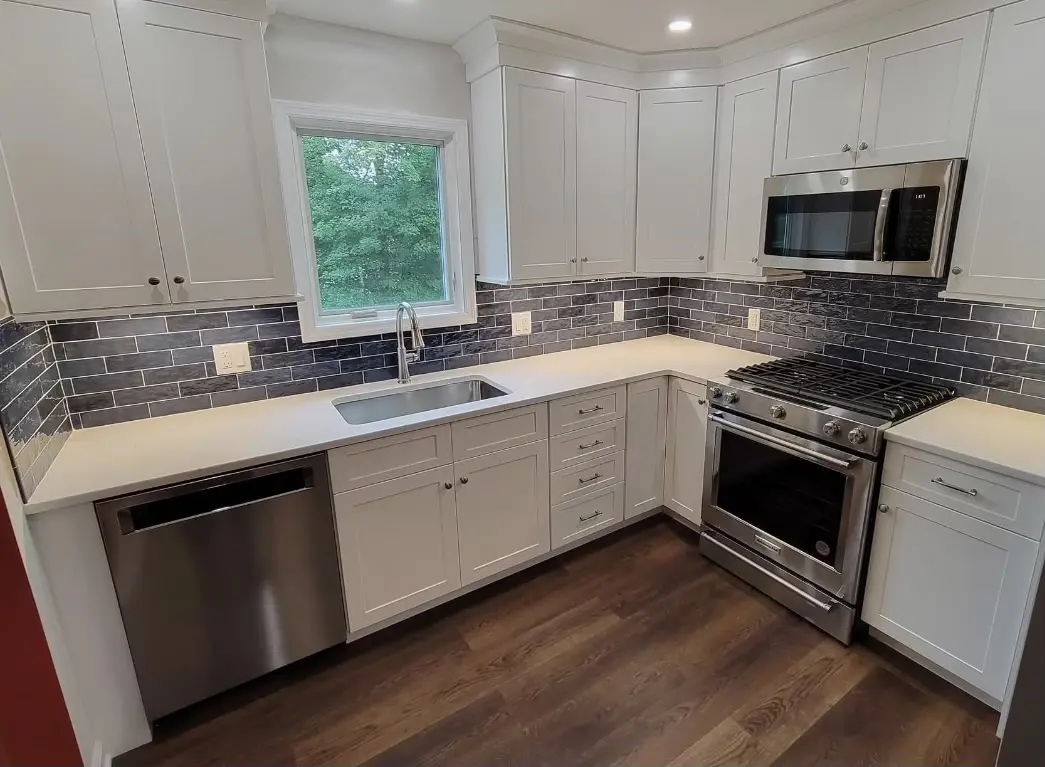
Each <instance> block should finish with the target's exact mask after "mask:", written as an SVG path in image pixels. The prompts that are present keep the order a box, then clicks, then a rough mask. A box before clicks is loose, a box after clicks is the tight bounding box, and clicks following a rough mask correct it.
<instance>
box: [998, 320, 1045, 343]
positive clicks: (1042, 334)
mask: <svg viewBox="0 0 1045 767" xmlns="http://www.w3.org/2000/svg"><path fill="white" fill-rule="evenodd" d="M998 338H999V339H1000V340H1002V341H1015V342H1017V343H1023V344H1035V345H1037V346H1045V329H1043V328H1023V327H1017V326H1015V325H1002V326H1001V332H1000V334H999V335H998Z"/></svg>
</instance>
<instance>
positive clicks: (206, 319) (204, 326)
mask: <svg viewBox="0 0 1045 767" xmlns="http://www.w3.org/2000/svg"><path fill="white" fill-rule="evenodd" d="M228 324H229V320H228V317H227V316H226V314H225V312H208V313H206V314H178V315H174V316H171V317H168V318H167V330H169V331H171V332H172V333H173V332H177V331H179V330H210V329H212V328H224V327H228Z"/></svg>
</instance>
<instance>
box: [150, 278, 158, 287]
mask: <svg viewBox="0 0 1045 767" xmlns="http://www.w3.org/2000/svg"><path fill="white" fill-rule="evenodd" d="M149 284H150V285H159V284H160V278H159V277H150V278H149Z"/></svg>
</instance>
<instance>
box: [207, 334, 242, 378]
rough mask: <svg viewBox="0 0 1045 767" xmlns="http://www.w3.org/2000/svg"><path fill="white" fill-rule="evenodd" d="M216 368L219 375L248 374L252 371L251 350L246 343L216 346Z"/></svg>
mask: <svg viewBox="0 0 1045 767" xmlns="http://www.w3.org/2000/svg"><path fill="white" fill-rule="evenodd" d="M214 367H216V368H217V369H218V375H220V376H224V375H230V374H232V373H246V372H248V371H250V369H251V365H250V350H249V349H248V348H247V344H246V342H245V341H244V342H242V343H235V344H215V345H214Z"/></svg>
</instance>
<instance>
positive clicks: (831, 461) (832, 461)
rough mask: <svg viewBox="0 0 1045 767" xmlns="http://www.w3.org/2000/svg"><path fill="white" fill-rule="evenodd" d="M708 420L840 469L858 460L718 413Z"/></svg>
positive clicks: (728, 429)
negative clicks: (819, 451) (815, 447)
mask: <svg viewBox="0 0 1045 767" xmlns="http://www.w3.org/2000/svg"><path fill="white" fill-rule="evenodd" d="M708 420H709V421H711V423H714V424H718V425H719V426H721V427H722V428H723V429H725V430H726V431H734V432H736V433H737V434H743V435H745V436H748V437H751V438H752V439H754V440H756V441H758V442H762V443H763V444H766V445H775V446H776V447H780V448H783V449H784V450H788V451H791V452H792V453H796V454H798V455H804V456H806V457H807V458H809V459H810V460H812V461H816V462H817V463H819V464H827V465H830V466H836V467H838V468H839V469H848V468H849V467H850V466H852V465H853V464H854V463H855V462H856V460H857V459H855V458H853V459H851V460H844V459H841V458H835V457H834V456H830V455H824V454H823V453H818V452H817V451H816V450H811V449H809V448H808V447H803V446H802V445H796V444H794V443H793V442H788V441H787V440H786V439H781V438H780V437H774V436H772V435H770V434H763V433H762V432H760V431H756V430H755V429H749V428H748V427H747V426H741V425H740V424H738V423H733V422H732V421H727V420H726V419H725V418H720V417H719V416H717V415H710V416H708Z"/></svg>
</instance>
